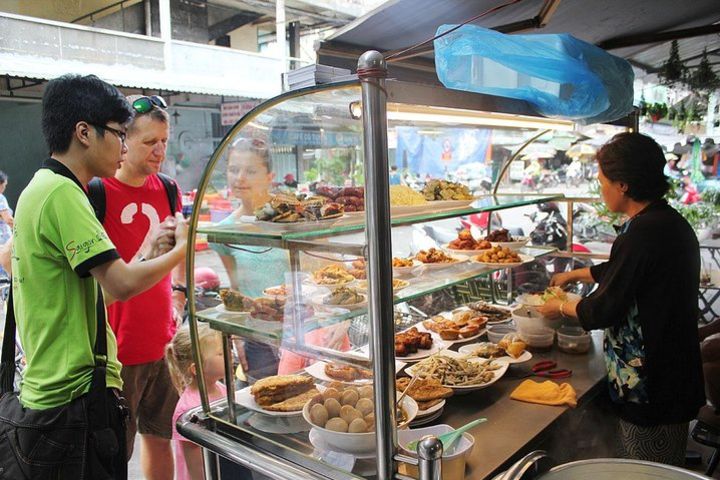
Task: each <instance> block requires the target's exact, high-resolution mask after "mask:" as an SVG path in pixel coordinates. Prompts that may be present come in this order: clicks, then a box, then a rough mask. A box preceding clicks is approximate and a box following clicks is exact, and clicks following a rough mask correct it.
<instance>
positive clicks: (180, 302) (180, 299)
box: [172, 290, 186, 327]
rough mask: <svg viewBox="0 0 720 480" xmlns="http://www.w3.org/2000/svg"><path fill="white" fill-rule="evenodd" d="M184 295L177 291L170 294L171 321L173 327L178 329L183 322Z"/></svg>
mask: <svg viewBox="0 0 720 480" xmlns="http://www.w3.org/2000/svg"><path fill="white" fill-rule="evenodd" d="M185 300H186V298H185V294H184V293H183V292H179V291H177V290H173V292H172V307H173V319H174V320H175V325H176V326H177V327H180V325H182V322H183V315H184V314H185Z"/></svg>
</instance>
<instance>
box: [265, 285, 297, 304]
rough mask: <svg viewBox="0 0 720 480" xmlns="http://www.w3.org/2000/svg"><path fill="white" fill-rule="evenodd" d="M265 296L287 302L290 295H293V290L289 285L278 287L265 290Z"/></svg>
mask: <svg viewBox="0 0 720 480" xmlns="http://www.w3.org/2000/svg"><path fill="white" fill-rule="evenodd" d="M263 295H264V296H266V297H268V298H277V299H278V300H282V301H285V300H286V299H287V297H288V295H292V288H291V287H290V286H288V285H276V286H274V287H268V288H266V289H265V290H263Z"/></svg>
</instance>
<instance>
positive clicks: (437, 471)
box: [417, 435, 443, 480]
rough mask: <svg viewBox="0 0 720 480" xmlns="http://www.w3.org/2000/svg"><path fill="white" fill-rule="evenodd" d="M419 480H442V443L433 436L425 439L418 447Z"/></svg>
mask: <svg viewBox="0 0 720 480" xmlns="http://www.w3.org/2000/svg"><path fill="white" fill-rule="evenodd" d="M417 453H418V473H419V475H418V478H419V480H440V478H441V477H442V455H443V444H442V442H441V441H440V440H439V439H438V438H437V437H434V436H432V435H428V436H427V437H425V438H423V439H422V440H421V441H420V443H418V446H417Z"/></svg>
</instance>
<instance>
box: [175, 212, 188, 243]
mask: <svg viewBox="0 0 720 480" xmlns="http://www.w3.org/2000/svg"><path fill="white" fill-rule="evenodd" d="M174 227H175V247H177V248H182V249H183V250H185V248H186V247H187V236H188V222H187V220H185V218H184V217H183V216H182V213H180V212H178V213H176V214H175V225H174Z"/></svg>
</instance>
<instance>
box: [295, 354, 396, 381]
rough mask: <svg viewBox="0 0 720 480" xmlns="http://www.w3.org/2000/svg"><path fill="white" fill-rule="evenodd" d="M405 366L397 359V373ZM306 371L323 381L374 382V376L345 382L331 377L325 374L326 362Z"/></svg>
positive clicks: (312, 366) (310, 367) (318, 363)
mask: <svg viewBox="0 0 720 480" xmlns="http://www.w3.org/2000/svg"><path fill="white" fill-rule="evenodd" d="M404 367H405V363H404V362H399V361H397V360H395V373H397V372H399V371H400V370H402V369H403V368H404ZM305 371H306V372H307V373H309V374H310V375H312V376H313V377H315V378H317V379H318V380H322V381H323V382H339V383H344V384H346V385H371V384H372V383H373V379H372V378H365V379H362V380H355V381H354V382H343V381H341V380H336V379H334V378H330V377H328V376H327V375H325V362H322V361H320V362H315V363H313V364H312V365H310V366H309V367H307V368H305Z"/></svg>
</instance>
